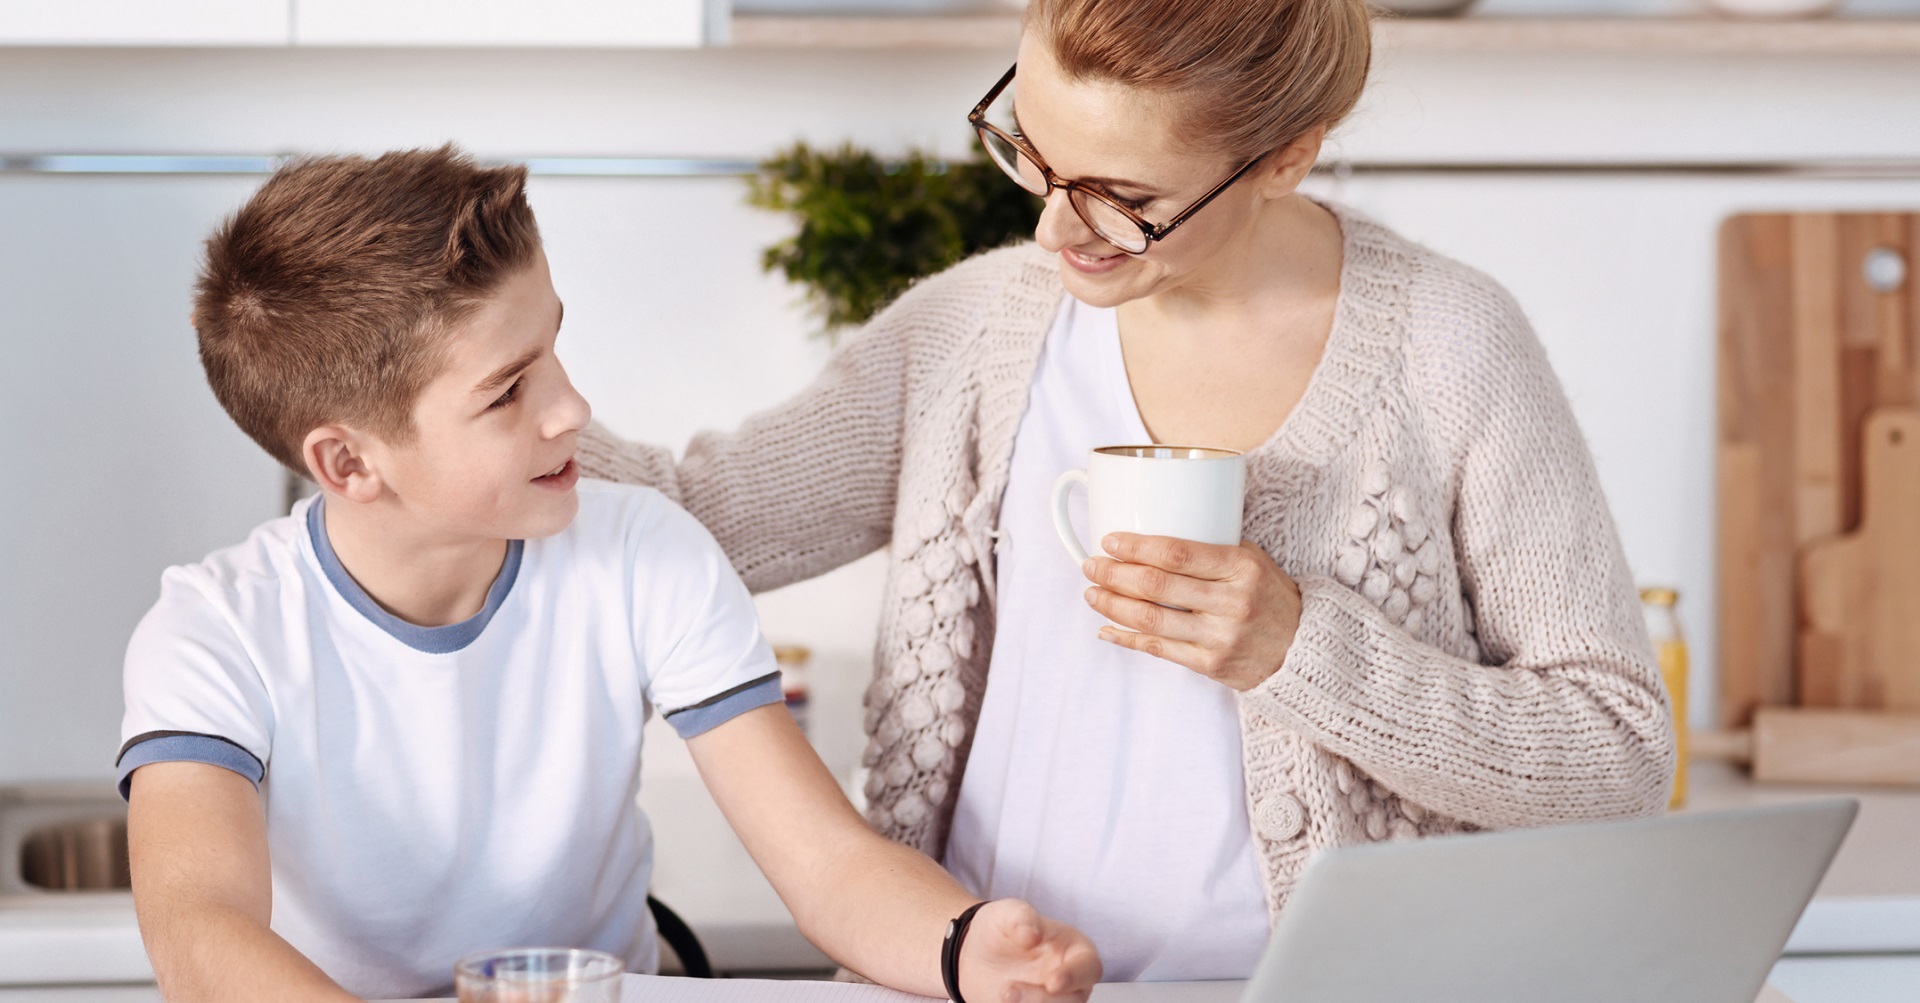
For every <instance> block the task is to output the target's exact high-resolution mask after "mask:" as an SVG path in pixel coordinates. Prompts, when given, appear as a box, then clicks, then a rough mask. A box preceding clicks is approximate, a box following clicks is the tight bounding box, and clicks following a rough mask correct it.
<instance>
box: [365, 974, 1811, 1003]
mask: <svg viewBox="0 0 1920 1003" xmlns="http://www.w3.org/2000/svg"><path fill="white" fill-rule="evenodd" d="M627 979H628V983H629V984H628V985H627V986H625V987H624V989H625V996H626V998H627V999H644V998H648V996H649V995H651V994H649V993H647V992H646V991H645V988H646V986H647V984H648V983H649V982H652V983H654V984H655V985H659V983H658V982H657V979H658V976H652V977H649V976H639V975H629V976H627ZM788 985H790V986H791V989H792V995H793V997H794V998H795V999H801V998H803V997H808V996H813V995H815V993H813V992H811V990H816V989H818V988H820V987H819V986H817V985H816V984H813V983H807V982H794V983H790V984H788ZM1246 985H1247V984H1246V983H1245V982H1108V983H1103V984H1101V985H1098V986H1095V987H1094V990H1093V998H1092V1000H1090V1001H1089V1003H1239V1000H1240V995H1241V993H1242V991H1243V990H1244V989H1245V988H1246ZM716 988H719V989H720V992H718V993H716V994H715V996H714V1003H725V1001H726V998H727V996H729V995H731V994H730V993H728V992H727V991H726V989H724V988H721V987H716ZM756 988H758V987H756ZM867 988H870V987H867ZM779 996H780V994H779V993H778V992H777V990H776V991H775V992H773V993H755V994H754V997H755V999H756V1000H757V1001H762V1003H764V1001H765V1000H768V999H775V998H779ZM925 998H926V997H921V996H910V995H908V994H906V993H890V994H888V996H887V999H888V1000H889V1001H900V1003H911V1001H917V1000H923V999H925ZM392 1003H452V1001H448V1000H395V1001H392ZM815 1003H818V1001H817V1000H816V1001H815ZM1489 1003H1506V1001H1489ZM1754 1003H1796V1001H1794V1000H1792V999H1790V998H1789V997H1788V996H1787V995H1786V994H1784V993H1782V992H1780V991H1779V990H1778V989H1776V988H1774V987H1773V986H1766V987H1763V988H1762V989H1761V990H1760V995H1759V996H1757V997H1755V998H1754Z"/></svg>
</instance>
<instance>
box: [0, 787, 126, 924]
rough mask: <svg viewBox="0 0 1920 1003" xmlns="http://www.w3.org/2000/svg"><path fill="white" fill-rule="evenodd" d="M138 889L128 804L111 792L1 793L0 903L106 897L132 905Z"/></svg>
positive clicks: (40, 790) (19, 789)
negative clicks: (131, 862) (131, 872)
mask: <svg viewBox="0 0 1920 1003" xmlns="http://www.w3.org/2000/svg"><path fill="white" fill-rule="evenodd" d="M132 887H133V883H132V880H131V879H130V877H129V876H128V870H127V806H126V804H125V803H124V802H122V801H121V800H120V798H119V796H118V795H117V794H115V793H114V792H113V790H112V788H107V789H105V790H102V789H101V788H99V787H97V786H95V785H92V784H42V785H35V786H31V787H9V788H0V903H4V904H9V905H11V904H14V903H12V902H10V901H8V900H10V899H15V898H27V899H49V898H52V899H67V898H72V897H79V898H81V899H97V898H99V897H101V896H116V897H123V898H127V899H129V900H131V889H132Z"/></svg>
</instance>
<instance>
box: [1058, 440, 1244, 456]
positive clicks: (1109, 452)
mask: <svg viewBox="0 0 1920 1003" xmlns="http://www.w3.org/2000/svg"><path fill="white" fill-rule="evenodd" d="M1136 449H1166V450H1185V451H1186V452H1188V453H1189V454H1191V453H1201V454H1205V455H1201V456H1192V455H1188V456H1141V455H1139V454H1138V453H1130V452H1125V450H1136ZM1092 451H1093V452H1094V453H1095V454H1097V455H1100V456H1111V457H1114V458H1116V459H1121V460H1232V459H1238V458H1240V457H1243V456H1245V455H1247V454H1246V453H1244V452H1242V451H1240V450H1238V449H1228V448H1226V447H1225V446H1184V445H1181V444H1179V443H1173V442H1148V443H1131V444H1126V445H1117V446H1095V447H1094V448H1093V450H1092Z"/></svg>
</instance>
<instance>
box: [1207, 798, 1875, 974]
mask: <svg viewBox="0 0 1920 1003" xmlns="http://www.w3.org/2000/svg"><path fill="white" fill-rule="evenodd" d="M1858 807H1859V805H1858V802H1856V801H1854V800H1852V799H1836V800H1831V801H1815V802H1805V803H1799V804H1792V805H1776V806H1768V807H1762V808H1749V809H1740V810H1736V811H1721V812H1698V813H1691V812H1690V813H1683V814H1676V815H1668V816H1664V817H1660V818H1648V819H1633V820H1628V821H1621V822H1600V823H1592V824H1583V825H1569V826H1556V827H1551V828H1544V829H1525V830H1513V831H1506V832H1497V833H1476V834H1471V835H1462V836H1442V837H1436V838H1432V839H1425V840H1414V841H1409V842H1400V843H1373V844H1366V845H1358V846H1346V847H1337V848H1334V849H1331V850H1327V851H1325V852H1323V853H1321V854H1320V855H1319V856H1317V857H1315V858H1314V859H1313V860H1312V861H1311V862H1310V863H1309V864H1308V866H1307V868H1306V871H1305V873H1304V874H1302V875H1301V878H1300V882H1299V884H1298V885H1296V886H1295V888H1294V892H1293V896H1292V898H1291V899H1290V901H1289V903H1288V905H1287V908H1286V909H1285V911H1283V912H1282V913H1281V916H1280V922H1279V924H1278V925H1277V926H1276V927H1275V929H1274V933H1273V937H1272V940H1271V941H1270V942H1269V943H1268V945H1267V950H1266V953H1265V954H1264V955H1263V956H1262V957H1261V960H1260V964H1259V966H1258V967H1257V968H1256V970H1255V972H1254V976H1253V979H1252V980H1251V981H1250V982H1249V983H1248V984H1247V988H1246V992H1245V995H1244V996H1243V997H1242V999H1243V1001H1244V1003H1363V1001H1364V1003H1385V1001H1394V1003H1398V1001H1403V1000H1409V1001H1410V1000H1419V1001H1421V1003H1442V1001H1460V1003H1495V1001H1498V1003H1522V1001H1532V1000H1541V1001H1553V1003H1589V1001H1591V1003H1602V1001H1604V1003H1621V1001H1633V1003H1752V1001H1753V999H1754V997H1755V995H1756V994H1758V993H1759V991H1760V988H1761V986H1762V985H1763V984H1764V983H1765V981H1766V977H1767V973H1768V971H1770V970H1771V969H1772V966H1773V963H1774V961H1775V960H1776V959H1777V958H1778V957H1779V955H1780V949H1781V948H1782V947H1783V946H1785V944H1786V942H1787V935H1788V934H1789V933H1791V932H1792V930H1793V925H1794V923H1795V921H1796V920H1798V919H1799V916H1800V912H1801V910H1802V909H1804V908H1806V904H1807V900H1808V899H1810V898H1812V896H1813V890H1814V887H1815V886H1816V885H1818V884H1819V882H1820V877H1821V875H1823V874H1825V873H1826V870H1827V864H1828V863H1829V862H1831V861H1832V860H1833V855H1834V853H1835V852H1836V851H1837V850H1838V849H1839V847H1840V841H1841V839H1842V838H1844V837H1845V836H1846V833H1847V828H1848V827H1849V826H1851V825H1852V824H1853V817H1854V814H1855V812H1856V811H1857V810H1858Z"/></svg>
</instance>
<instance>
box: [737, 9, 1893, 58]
mask: <svg viewBox="0 0 1920 1003" xmlns="http://www.w3.org/2000/svg"><path fill="white" fill-rule="evenodd" d="M1019 38H1020V15H1018V14H1011V13H1009V14H959V15H946V14H925V15H891V16H865V15H852V16H840V15H802V14H743V15H737V16H735V17H734V18H733V22H732V38H731V41H730V43H729V44H730V45H731V46H732V47H734V48H738V49H1005V50H1007V51H1009V52H1011V51H1012V50H1013V48H1014V47H1015V45H1017V44H1018V42H1019ZM1374 38H1375V42H1376V44H1378V45H1379V47H1380V48H1381V49H1383V50H1387V51H1395V52H1477V53H1514V54H1523V53H1619V54H1659V55H1732V56H1741V55H1746V56H1819V55H1920V18H1887V19H1878V18H1837V19H1828V20H1816V21H1736V20H1726V19H1717V18H1660V17H1638V18H1625V17H1622V18H1533V17H1526V18H1522V17H1479V18H1475V17H1468V18H1454V19H1431V20H1423V19H1412V18H1407V19H1388V20H1382V21H1380V22H1378V23H1376V24H1375V26H1374Z"/></svg>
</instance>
